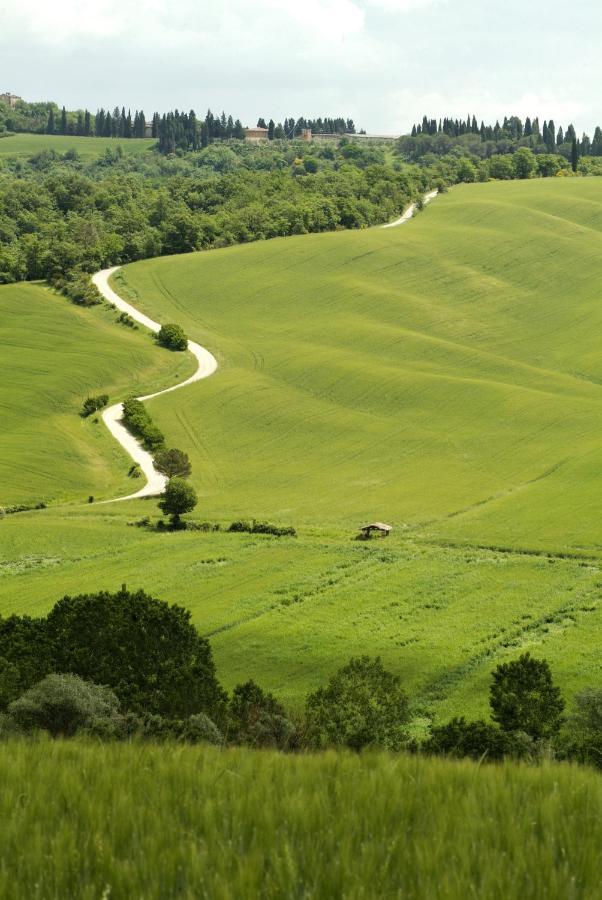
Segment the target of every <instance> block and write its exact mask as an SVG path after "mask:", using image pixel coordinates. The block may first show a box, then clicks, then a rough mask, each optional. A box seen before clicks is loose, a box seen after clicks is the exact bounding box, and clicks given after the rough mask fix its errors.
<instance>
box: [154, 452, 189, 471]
mask: <svg viewBox="0 0 602 900" xmlns="http://www.w3.org/2000/svg"><path fill="white" fill-rule="evenodd" d="M154 463H155V468H156V469H158V470H159V472H162V473H163V474H164V475H167V477H168V478H188V477H189V476H190V473H191V471H192V466H191V464H190V459H189V457H188V454H187V453H184V451H183V450H178V449H177V448H175V447H174V448H172V449H170V450H167V449H163V450H159V451H158V452H157V453H155V455H154Z"/></svg>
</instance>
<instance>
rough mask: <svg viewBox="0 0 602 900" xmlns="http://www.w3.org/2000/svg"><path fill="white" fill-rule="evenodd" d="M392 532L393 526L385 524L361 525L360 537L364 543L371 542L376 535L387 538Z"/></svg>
mask: <svg viewBox="0 0 602 900" xmlns="http://www.w3.org/2000/svg"><path fill="white" fill-rule="evenodd" d="M392 530H393V526H392V525H386V524H385V523H384V522H371V523H370V524H369V525H360V537H361V538H362V539H363V540H364V541H369V540H370V538H371V537H373V536H374V535H377V536H378V537H387V535H388V534H389V532H390V531H392Z"/></svg>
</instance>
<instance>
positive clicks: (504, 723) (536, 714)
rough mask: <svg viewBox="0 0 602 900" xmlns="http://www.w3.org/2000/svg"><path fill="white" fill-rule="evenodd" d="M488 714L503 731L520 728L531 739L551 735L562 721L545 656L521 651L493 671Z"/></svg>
mask: <svg viewBox="0 0 602 900" xmlns="http://www.w3.org/2000/svg"><path fill="white" fill-rule="evenodd" d="M489 702H490V706H491V710H492V713H491V717H492V719H493V720H494V722H497V723H498V725H500V727H501V728H502V729H503V730H504V731H524V732H525V733H526V734H528V735H530V736H531V737H532V738H534V739H535V740H539V739H541V738H549V737H553V736H554V735H555V734H557V732H558V730H559V729H560V726H561V724H562V711H563V709H564V700H563V699H562V697H561V695H560V690H559V688H557V687H556V686H555V685H554V683H553V681H552V673H551V672H550V667H549V665H548V663H547V662H546V660H545V659H542V660H538V659H533V658H532V657H531V656H530V654H529V653H523V655H522V656H520V657H519V658H518V659H516V660H513V661H512V662H509V663H502V664H501V665H499V666H498V667H497V669H496V670H495V671H494V672H493V683H492V685H491V688H490V700H489Z"/></svg>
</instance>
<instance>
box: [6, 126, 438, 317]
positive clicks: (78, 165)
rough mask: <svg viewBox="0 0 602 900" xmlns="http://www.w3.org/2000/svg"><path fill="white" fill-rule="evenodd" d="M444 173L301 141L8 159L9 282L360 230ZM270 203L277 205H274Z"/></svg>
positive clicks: (78, 282) (377, 153) (77, 286)
mask: <svg viewBox="0 0 602 900" xmlns="http://www.w3.org/2000/svg"><path fill="white" fill-rule="evenodd" d="M436 177H437V173H436V171H435V170H433V171H430V170H429V169H425V168H420V169H419V168H418V167H412V166H407V165H404V164H399V166H398V167H397V168H394V167H392V166H391V165H386V164H385V157H384V153H383V151H382V150H381V149H377V148H369V147H356V146H355V145H353V144H348V145H345V146H342V147H340V148H339V147H333V146H330V145H324V146H322V147H318V146H315V147H314V146H312V145H310V144H301V143H299V142H291V143H290V144H289V143H288V142H287V143H284V144H276V143H272V144H270V145H269V146H265V147H253V146H251V145H249V144H248V143H245V142H232V144H230V145H226V144H225V143H216V144H212V145H210V146H208V147H206V148H201V149H200V150H199V152H198V154H195V155H194V156H193V155H185V156H184V157H182V158H169V159H167V158H165V157H163V156H162V155H150V156H148V157H147V156H146V155H145V156H144V157H128V156H126V155H124V154H123V152H122V150H121V146H120V145H117V146H116V147H115V148H114V149H112V148H109V149H108V150H107V151H106V152H105V153H104V154H103V155H102V156H100V157H99V158H98V159H96V160H93V161H83V160H81V159H79V157H78V154H77V152H76V151H73V150H68V151H67V152H66V153H64V154H58V153H57V152H56V151H53V150H43V151H41V152H39V153H37V154H34V155H33V156H32V157H30V158H29V160H21V159H19V160H3V161H0V234H1V236H2V240H1V241H0V283H3V282H10V281H21V280H27V279H36V278H45V279H49V280H52V281H53V282H54V283H56V284H57V285H59V286H63V287H64V286H65V280H66V279H69V281H72V280H73V279H74V278H75V282H74V284H73V289H74V290H73V291H71V288H70V295H71V294H73V297H72V299H74V300H76V301H77V299H78V297H80V296H81V302H85V303H87V302H91V301H92V302H93V300H94V297H93V296H91V295H90V291H87V290H86V289H84V282H85V278H84V279H81V278H78V277H77V273H78V272H84V273H85V272H92V271H96V270H97V269H99V268H103V267H106V266H108V265H113V264H114V265H116V264H119V263H125V262H131V261H134V260H137V259H144V258H149V257H153V256H160V255H165V254H170V253H186V252H189V251H192V250H202V249H208V248H211V247H223V246H228V245H230V244H234V243H242V242H246V241H251V240H257V239H265V238H271V237H276V236H286V235H291V234H305V233H309V232H319V231H329V230H333V229H336V228H341V227H342V228H361V227H363V226H366V225H374V224H378V223H379V222H383V221H386V220H387V219H388V218H393V217H394V216H395V215H399V212H400V211H402V210H403V209H404V208H405V207H406V206H407V205H408V204H409V203H410V202H412V200H414V199H416V198H417V197H418V196H420V194H421V193H423V192H425V191H426V190H428V189H429V188H430V187H431V186H432V185H433V182H434V180H435V179H436ZM267 197H269V198H270V199H269V203H267V202H266V198H267Z"/></svg>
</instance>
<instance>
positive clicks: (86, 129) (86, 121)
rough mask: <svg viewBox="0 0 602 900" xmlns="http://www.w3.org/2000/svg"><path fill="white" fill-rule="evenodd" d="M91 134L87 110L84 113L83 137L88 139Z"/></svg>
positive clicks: (90, 120)
mask: <svg viewBox="0 0 602 900" xmlns="http://www.w3.org/2000/svg"><path fill="white" fill-rule="evenodd" d="M91 133H92V118H91V116H90V113H89V111H88V110H86V111H85V113H84V135H85V137H90V135H91Z"/></svg>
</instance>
